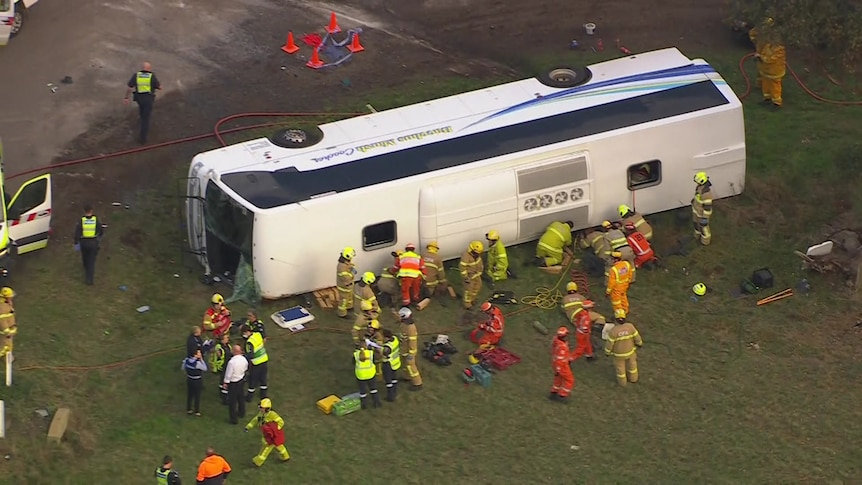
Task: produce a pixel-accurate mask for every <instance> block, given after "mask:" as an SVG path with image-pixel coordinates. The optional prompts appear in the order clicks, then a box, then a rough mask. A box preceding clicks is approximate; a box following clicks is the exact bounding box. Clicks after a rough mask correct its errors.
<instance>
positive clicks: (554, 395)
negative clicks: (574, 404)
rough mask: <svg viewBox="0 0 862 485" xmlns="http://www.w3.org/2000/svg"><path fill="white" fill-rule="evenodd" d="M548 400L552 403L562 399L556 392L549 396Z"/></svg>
mask: <svg viewBox="0 0 862 485" xmlns="http://www.w3.org/2000/svg"><path fill="white" fill-rule="evenodd" d="M548 399H550V400H551V401H557V400H559V399H560V395H559V394H557V393H556V392H552V393H550V394H548Z"/></svg>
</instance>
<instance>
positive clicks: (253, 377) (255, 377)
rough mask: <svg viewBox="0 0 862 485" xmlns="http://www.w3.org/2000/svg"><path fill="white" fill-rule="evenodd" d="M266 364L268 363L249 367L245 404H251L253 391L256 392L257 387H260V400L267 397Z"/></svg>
mask: <svg viewBox="0 0 862 485" xmlns="http://www.w3.org/2000/svg"><path fill="white" fill-rule="evenodd" d="M267 364H269V362H264V363H262V364H257V365H252V366H250V367H251V368H250V369H249V373H248V394H247V395H246V397H245V400H246V401H247V402H251V401H252V400H253V399H254V391H256V390H257V386H260V398H261V399H264V398H266V397H267V396H268V395H269V388H268V387H267V386H266V374H267Z"/></svg>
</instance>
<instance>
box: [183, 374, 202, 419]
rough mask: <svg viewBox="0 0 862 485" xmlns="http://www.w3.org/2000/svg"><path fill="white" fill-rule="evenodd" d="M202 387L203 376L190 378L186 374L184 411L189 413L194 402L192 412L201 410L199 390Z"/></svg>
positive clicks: (200, 390)
mask: <svg viewBox="0 0 862 485" xmlns="http://www.w3.org/2000/svg"><path fill="white" fill-rule="evenodd" d="M203 389H204V380H203V378H197V379H192V378H191V377H188V376H186V411H188V412H189V413H191V412H192V404H194V412H196V413H199V412H201V392H202V391H203Z"/></svg>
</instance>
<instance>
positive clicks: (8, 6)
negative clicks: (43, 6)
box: [0, 0, 39, 46]
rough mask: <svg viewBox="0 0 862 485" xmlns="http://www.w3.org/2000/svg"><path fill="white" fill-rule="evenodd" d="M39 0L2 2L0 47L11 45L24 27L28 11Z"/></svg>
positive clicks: (7, 0)
mask: <svg viewBox="0 0 862 485" xmlns="http://www.w3.org/2000/svg"><path fill="white" fill-rule="evenodd" d="M38 1H39V0H0V46H2V45H6V44H7V43H9V39H10V38H12V37H15V35H16V34H18V32H20V31H21V28H23V27H24V20H26V18H27V9H28V8H30V7H32V6H33V5H35V4H36V2H38Z"/></svg>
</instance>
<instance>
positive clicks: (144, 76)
mask: <svg viewBox="0 0 862 485" xmlns="http://www.w3.org/2000/svg"><path fill="white" fill-rule="evenodd" d="M135 83H136V84H137V87H136V91H137V93H138V94H150V93H152V92H153V73H151V72H144V71H140V72H138V75H137V76H135Z"/></svg>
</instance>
